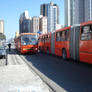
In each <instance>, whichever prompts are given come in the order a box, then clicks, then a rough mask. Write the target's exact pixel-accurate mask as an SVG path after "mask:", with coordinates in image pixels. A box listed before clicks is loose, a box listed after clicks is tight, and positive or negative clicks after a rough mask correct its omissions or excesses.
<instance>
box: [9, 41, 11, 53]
mask: <svg viewBox="0 0 92 92" xmlns="http://www.w3.org/2000/svg"><path fill="white" fill-rule="evenodd" d="M8 47H9V51H11V43H9V44H8Z"/></svg>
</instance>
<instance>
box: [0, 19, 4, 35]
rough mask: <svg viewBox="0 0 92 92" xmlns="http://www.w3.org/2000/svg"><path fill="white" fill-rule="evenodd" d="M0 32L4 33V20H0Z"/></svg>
mask: <svg viewBox="0 0 92 92" xmlns="http://www.w3.org/2000/svg"><path fill="white" fill-rule="evenodd" d="M0 33H2V34H4V20H0Z"/></svg>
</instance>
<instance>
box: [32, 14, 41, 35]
mask: <svg viewBox="0 0 92 92" xmlns="http://www.w3.org/2000/svg"><path fill="white" fill-rule="evenodd" d="M38 31H39V17H36V16H34V17H33V18H32V32H33V33H37V32H38Z"/></svg>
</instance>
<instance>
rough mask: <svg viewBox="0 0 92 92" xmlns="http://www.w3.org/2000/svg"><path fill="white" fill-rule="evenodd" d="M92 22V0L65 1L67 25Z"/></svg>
mask: <svg viewBox="0 0 92 92" xmlns="http://www.w3.org/2000/svg"><path fill="white" fill-rule="evenodd" d="M90 20H92V0H65V25H66V26H70V25H74V24H79V23H82V22H85V21H90Z"/></svg>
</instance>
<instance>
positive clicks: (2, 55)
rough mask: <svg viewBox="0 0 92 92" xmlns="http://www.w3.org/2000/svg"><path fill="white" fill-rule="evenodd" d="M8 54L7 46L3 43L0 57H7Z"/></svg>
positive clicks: (0, 48)
mask: <svg viewBox="0 0 92 92" xmlns="http://www.w3.org/2000/svg"><path fill="white" fill-rule="evenodd" d="M6 56H7V54H6V48H5V46H3V45H1V46H0V57H3V58H4V59H6Z"/></svg>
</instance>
